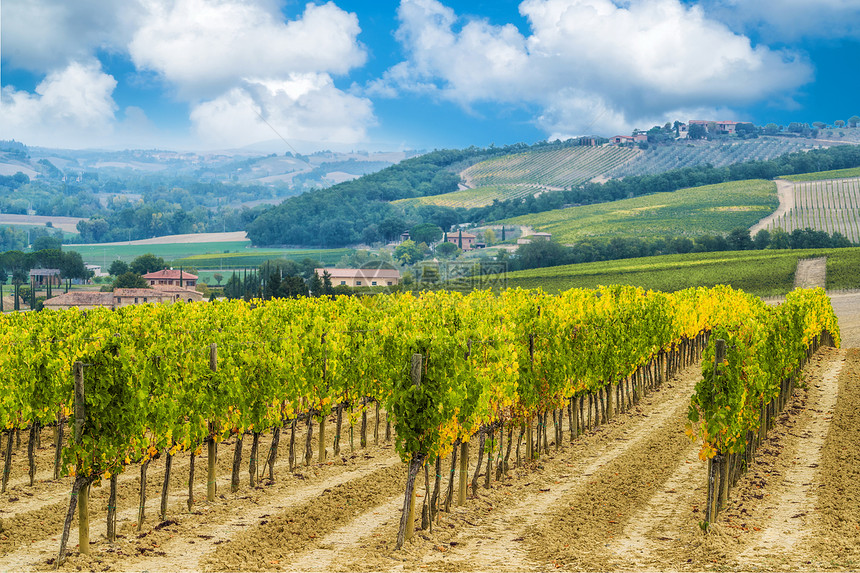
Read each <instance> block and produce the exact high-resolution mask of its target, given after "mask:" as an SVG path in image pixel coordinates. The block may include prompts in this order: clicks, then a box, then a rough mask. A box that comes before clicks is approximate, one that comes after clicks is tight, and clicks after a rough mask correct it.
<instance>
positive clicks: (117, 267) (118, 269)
mask: <svg viewBox="0 0 860 573" xmlns="http://www.w3.org/2000/svg"><path fill="white" fill-rule="evenodd" d="M129 270H130V269H129V268H128V263H126V262H125V261H121V260H119V259H117V260H115V261H114V262H112V263H111V264H110V267H108V274H110V275H111V276H114V277H118V276H119V275H123V274H125V273H127V272H128V271H129Z"/></svg>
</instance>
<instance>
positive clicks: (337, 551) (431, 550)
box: [248, 367, 704, 571]
mask: <svg viewBox="0 0 860 573" xmlns="http://www.w3.org/2000/svg"><path fill="white" fill-rule="evenodd" d="M696 380H697V369H696V368H695V367H692V368H689V369H687V370H686V371H685V372H684V373H683V376H681V377H680V378H679V379H675V380H673V381H671V382H670V383H668V384H667V385H666V386H665V388H664V389H663V390H661V391H658V392H655V393H652V394H650V395H649V396H647V397H646V398H644V399H643V400H642V401H641V402H640V404H639V407H638V408H635V409H634V410H632V411H631V412H629V413H622V414H617V415H616V417H615V418H614V419H613V420H612V422H611V423H610V424H608V425H604V426H598V427H597V428H596V429H595V430H593V431H591V432H589V433H588V434H587V435H585V436H583V437H581V438H579V439H577V440H575V441H574V442H573V443H572V444H568V445H566V449H563V450H561V451H558V452H552V453H551V454H549V455H546V454H544V455H543V456H542V458H541V460H539V462H537V463H536V464H534V465H533V466H532V467H531V468H529V469H528V470H527V469H525V468H520V469H515V470H513V471H512V472H511V473H512V475H511V478H510V479H507V480H503V481H500V482H493V484H492V487H491V488H490V489H489V490H487V489H484V488H483V487H479V489H478V495H477V497H476V498H472V499H470V500H469V501H468V502H467V504H466V505H465V506H464V507H455V508H453V509H452V511H451V513H440V514H439V519H438V521H437V523H436V524H435V526H434V529H433V532H432V533H431V532H429V531H420V532H418V533H417V535H416V537H414V538H413V540H412V541H410V542H409V543H407V544H406V546H404V548H403V550H401V551H394V550H393V545H394V543H393V542H394V538H395V536H396V532H397V525H398V523H399V515H400V507H401V505H402V495H403V494H402V491H392V492H391V494H392V495H391V496H390V497H389V498H388V499H387V500H386V501H384V502H383V503H381V504H379V505H378V506H374V507H371V508H369V509H368V510H367V511H366V512H365V513H363V514H362V515H360V516H358V517H357V518H356V519H355V520H354V521H353V522H351V523H345V524H343V525H342V527H340V528H339V529H338V530H337V531H335V532H333V533H332V534H331V535H329V536H327V537H326V538H325V539H323V540H322V543H321V547H318V548H315V549H313V550H311V551H308V552H305V553H303V554H299V555H296V556H295V558H294V559H293V560H291V562H290V564H288V565H285V566H284V568H286V569H287V570H291V571H300V570H305V571H330V570H331V571H373V570H399V569H406V570H423V569H427V570H431V571H434V570H441V571H461V570H465V571H474V570H489V569H491V570H503V571H511V570H529V569H532V568H536V567H537V568H541V567H542V565H541V563H542V561H543V559H542V556H541V555H540V552H539V550H536V548H535V541H536V540H540V539H543V538H544V537H545V533H542V532H540V531H538V529H539V527H540V526H541V525H542V524H543V522H544V521H545V520H546V518H547V516H548V515H550V514H552V513H553V512H555V511H557V509H558V508H559V507H564V508H567V507H568V504H569V503H571V501H570V500H572V499H575V498H576V496H577V495H582V494H583V493H584V492H593V491H594V483H595V482H596V481H600V480H602V479H604V478H603V477H602V476H604V474H607V473H608V474H610V475H611V474H614V473H615V471H616V470H617V469H619V467H623V466H624V465H625V463H626V462H625V460H627V459H628V458H629V457H630V456H631V455H633V454H632V453H633V452H637V451H640V450H642V449H643V446H647V444H648V443H649V442H651V441H652V439H653V437H654V435H655V434H658V435H659V434H661V431H662V430H663V429H664V428H667V427H670V428H671V429H669V432H670V433H672V434H675V438H676V441H680V443H681V449H682V450H684V451H686V450H688V449H689V446H690V441H689V439H687V438H686V437H685V436H684V435H683V424H681V425H680V426H679V420H678V418H679V416H683V414H684V413H685V412H686V407H687V405H688V403H689V396H690V394H691V392H692V388H693V386H694V384H695V382H696ZM564 427H566V425H565V426H564ZM677 438H680V440H677ZM565 441H567V440H565ZM651 454H653V452H650V453H649V452H647V448H646V449H645V455H646V456H648V455H651ZM474 455H475V454H474V452H473V453H472V455H471V457H472V458H473V460H472V461H473V463H472V464H471V466H470V472H469V473H470V479H471V475H472V473H473V472H474V467H475V466H474ZM701 465H704V464H701ZM447 467H448V466H447V465H446V464H443V468H447ZM610 468H613V469H610ZM445 473H446V474H447V470H446V471H445ZM649 479H650V478H649ZM419 481H420V485H419V491H420V492H421V494H422V496H423V495H424V494H425V493H426V492H425V490H424V487H423V479H421V480H419ZM483 481H484V480H483V479H480V480H479V483H483ZM443 484H444V480H443ZM643 485H644V484H643ZM421 499H423V498H419V501H420V500H421ZM248 570H251V569H248Z"/></svg>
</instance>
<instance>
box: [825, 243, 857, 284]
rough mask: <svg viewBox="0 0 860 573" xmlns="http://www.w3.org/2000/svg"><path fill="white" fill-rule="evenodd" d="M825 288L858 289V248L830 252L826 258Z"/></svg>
mask: <svg viewBox="0 0 860 573" xmlns="http://www.w3.org/2000/svg"><path fill="white" fill-rule="evenodd" d="M827 288H828V289H834V290H841V289H856V288H860V248H856V249H839V250H836V251H832V252H831V254H830V255H829V256H828V257H827Z"/></svg>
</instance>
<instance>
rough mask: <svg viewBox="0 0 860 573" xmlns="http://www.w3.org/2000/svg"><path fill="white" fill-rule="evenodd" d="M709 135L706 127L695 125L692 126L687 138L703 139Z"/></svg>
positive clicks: (699, 124)
mask: <svg viewBox="0 0 860 573" xmlns="http://www.w3.org/2000/svg"><path fill="white" fill-rule="evenodd" d="M707 134H708V131H707V130H706V129H705V126H704V125H702V124H701V123H694V124H692V125H690V128H689V129H688V130H687V137H688V138H689V139H702V138H704V137H705V136H706V135H707Z"/></svg>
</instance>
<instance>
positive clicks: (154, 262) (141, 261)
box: [129, 253, 167, 275]
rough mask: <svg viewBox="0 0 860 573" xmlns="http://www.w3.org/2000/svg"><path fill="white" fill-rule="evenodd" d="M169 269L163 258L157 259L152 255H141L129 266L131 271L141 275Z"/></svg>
mask: <svg viewBox="0 0 860 573" xmlns="http://www.w3.org/2000/svg"><path fill="white" fill-rule="evenodd" d="M166 267H167V263H165V262H164V259H162V258H161V257H156V256H155V255H153V254H152V253H147V254H145V255H140V256H139V257H137V258H136V259H134V260H133V261H131V264H130V265H129V270H130V271H132V272H134V273H137V274H139V275H145V274H147V273H152V272H155V271H160V270H162V269H164V268H166Z"/></svg>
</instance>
